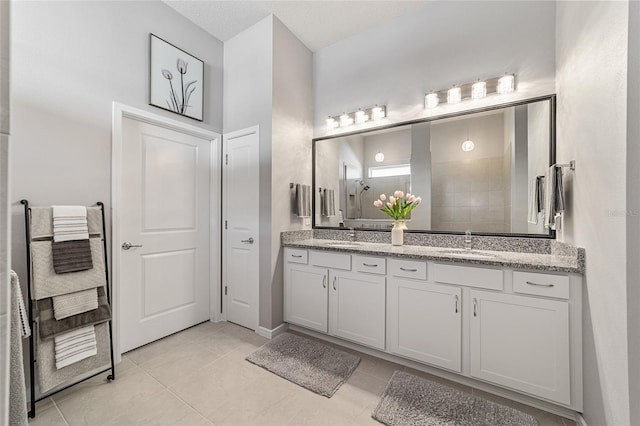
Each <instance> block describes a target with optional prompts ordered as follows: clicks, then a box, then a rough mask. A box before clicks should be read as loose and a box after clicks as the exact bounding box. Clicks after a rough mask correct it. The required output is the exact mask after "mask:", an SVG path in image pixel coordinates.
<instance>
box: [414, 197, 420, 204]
mask: <svg viewBox="0 0 640 426" xmlns="http://www.w3.org/2000/svg"><path fill="white" fill-rule="evenodd" d="M421 202H422V198H420V197H418V198H416V201H415V203H416V206H417V205H418V204H420V203H421Z"/></svg>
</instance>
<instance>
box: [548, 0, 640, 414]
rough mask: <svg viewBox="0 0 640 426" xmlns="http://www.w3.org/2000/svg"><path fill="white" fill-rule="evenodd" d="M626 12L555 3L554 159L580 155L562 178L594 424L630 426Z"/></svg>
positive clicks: (619, 5)
mask: <svg viewBox="0 0 640 426" xmlns="http://www.w3.org/2000/svg"><path fill="white" fill-rule="evenodd" d="M628 11H629V3H627V2H558V3H557V33H556V37H557V50H556V60H557V75H556V84H557V93H558V109H557V122H558V129H557V130H558V132H557V138H558V139H557V143H558V157H557V158H558V161H560V162H568V161H569V160H572V159H575V160H576V171H575V174H573V176H571V174H569V176H567V179H565V183H566V187H567V202H568V210H567V212H566V217H565V229H564V236H565V240H566V241H567V242H569V243H572V244H575V245H577V246H580V247H584V248H585V249H586V253H587V270H586V276H585V283H584V315H583V339H584V340H583V354H584V418H585V419H586V421H587V423H588V424H589V425H605V424H606V425H628V424H630V418H629V410H630V401H629V375H628V374H629V369H628V365H629V358H628V350H627V349H628V348H627V301H628V300H627V273H626V269H627V249H626V247H625V246H626V244H625V241H626V238H627V227H626V222H627V217H626V216H627V215H626V212H627V184H633V185H634V186H637V181H630V182H627V180H626V179H627V175H626V172H627V161H628V160H627V156H626V153H627V57H628V51H627V44H628V33H627V28H628V18H629V15H628ZM636 42H637V41H636ZM633 120H634V121H635V122H637V120H638V119H637V116H636V117H634V118H633ZM634 143H637V142H634ZM635 159H637V157H636V158H635ZM634 167H635V168H637V164H634ZM634 256H635V260H634V259H633V258H630V259H629V261H632V262H636V263H637V251H636V252H635V254H634ZM633 285H634V286H637V285H638V282H637V281H636V282H634V283H633ZM635 309H636V310H637V309H638V306H637V305H636V306H635ZM636 327H637V326H636ZM633 362H634V363H637V362H638V359H637V358H636V359H634V360H633ZM632 401H633V402H632V405H637V404H638V400H637V399H635V400H632ZM636 424H637V423H636Z"/></svg>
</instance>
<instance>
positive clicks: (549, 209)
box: [544, 165, 564, 229]
mask: <svg viewBox="0 0 640 426" xmlns="http://www.w3.org/2000/svg"><path fill="white" fill-rule="evenodd" d="M544 197H545V199H544V204H545V206H544V227H545V228H549V229H555V221H556V214H557V213H561V212H563V211H564V188H563V184H562V167H557V166H555V165H553V166H551V167H549V170H547V175H546V176H545V192H544Z"/></svg>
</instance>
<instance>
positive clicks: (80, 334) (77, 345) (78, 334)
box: [54, 325, 98, 369]
mask: <svg viewBox="0 0 640 426" xmlns="http://www.w3.org/2000/svg"><path fill="white" fill-rule="evenodd" d="M54 345H55V346H54V348H55V349H54V352H55V360H56V368H57V369H61V368H63V367H66V366H69V365H71V364H73V363H76V362H78V361H81V360H83V359H86V358H89V357H90V356H94V355H96V354H97V353H98V346H97V341H96V332H95V327H94V326H93V325H90V326H88V327H84V328H79V329H77V330H73V331H70V332H68V333H64V334H60V335H58V336H55V337H54Z"/></svg>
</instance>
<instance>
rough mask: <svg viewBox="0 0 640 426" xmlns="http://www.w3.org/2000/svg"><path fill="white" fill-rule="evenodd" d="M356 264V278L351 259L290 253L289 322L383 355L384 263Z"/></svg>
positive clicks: (361, 261)
mask: <svg viewBox="0 0 640 426" xmlns="http://www.w3.org/2000/svg"><path fill="white" fill-rule="evenodd" d="M302 252H304V253H302ZM353 258H354V263H353V265H354V267H353V269H354V270H355V271H356V272H351V269H352V268H351V265H352V263H351V262H352V256H351V255H349V254H342V253H331V252H324V251H309V252H307V251H306V250H295V249H286V250H285V259H286V261H285V262H286V264H285V279H284V297H285V298H284V318H285V321H287V322H289V323H292V324H296V325H300V326H302V327H306V328H309V329H312V330H315V331H320V332H323V333H328V334H330V335H333V336H337V337H341V338H343V339H347V340H351V341H353V342H356V343H360V344H362V345H367V346H371V347H373V348H376V349H382V350H384V349H385V329H386V327H385V318H386V316H385V311H386V309H385V306H386V277H385V275H384V273H385V270H386V269H385V266H384V265H386V261H385V259H384V258H376V257H359V256H353ZM306 263H309V264H306ZM361 268H364V270H366V271H369V272H358V271H359V270H361Z"/></svg>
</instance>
